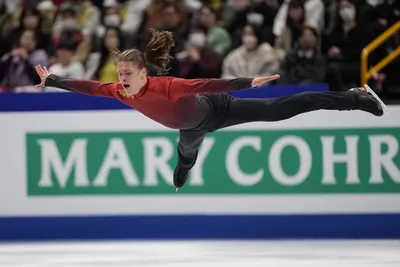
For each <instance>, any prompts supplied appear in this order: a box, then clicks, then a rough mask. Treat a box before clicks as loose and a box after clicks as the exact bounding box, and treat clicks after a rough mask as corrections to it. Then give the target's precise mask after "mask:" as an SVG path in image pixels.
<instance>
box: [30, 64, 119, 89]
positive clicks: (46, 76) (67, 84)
mask: <svg viewBox="0 0 400 267" xmlns="http://www.w3.org/2000/svg"><path fill="white" fill-rule="evenodd" d="M35 69H36V72H37V74H38V75H39V77H40V80H41V83H40V84H38V85H36V86H35V87H36V88H43V87H45V86H51V87H57V88H60V89H64V90H67V91H71V92H76V93H81V94H86V95H93V96H103V97H113V94H112V92H113V88H114V87H115V83H101V82H97V81H88V80H78V79H67V78H61V77H59V76H57V75H54V74H52V73H51V72H50V71H49V70H48V69H47V68H46V67H42V66H36V67H35Z"/></svg>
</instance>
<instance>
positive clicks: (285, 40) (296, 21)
mask: <svg viewBox="0 0 400 267" xmlns="http://www.w3.org/2000/svg"><path fill="white" fill-rule="evenodd" d="M304 16H305V14H304V5H303V2H302V0H292V1H291V2H290V4H289V11H288V13H287V18H286V26H285V27H284V29H283V31H282V33H281V34H280V35H278V36H277V38H276V40H275V45H274V47H275V48H276V49H278V51H279V55H280V58H283V57H284V56H285V55H286V54H287V53H289V52H290V51H292V50H293V47H294V44H295V43H297V41H298V39H299V37H300V34H301V31H302V29H303V27H304V21H305V17H304Z"/></svg>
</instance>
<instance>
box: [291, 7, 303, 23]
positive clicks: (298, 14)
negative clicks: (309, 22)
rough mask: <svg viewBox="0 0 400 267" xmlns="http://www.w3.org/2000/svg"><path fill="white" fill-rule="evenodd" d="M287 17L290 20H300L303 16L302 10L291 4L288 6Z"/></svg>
mask: <svg viewBox="0 0 400 267" xmlns="http://www.w3.org/2000/svg"><path fill="white" fill-rule="evenodd" d="M288 16H289V18H290V19H291V20H292V21H297V22H299V21H301V19H302V18H303V16H304V10H303V8H301V7H300V6H291V7H289V15H288Z"/></svg>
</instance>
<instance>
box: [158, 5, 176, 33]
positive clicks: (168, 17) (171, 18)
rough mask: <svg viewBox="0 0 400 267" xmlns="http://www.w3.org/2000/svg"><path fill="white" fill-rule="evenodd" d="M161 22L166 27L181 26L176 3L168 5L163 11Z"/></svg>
mask: <svg viewBox="0 0 400 267" xmlns="http://www.w3.org/2000/svg"><path fill="white" fill-rule="evenodd" d="M161 23H162V25H163V26H164V27H166V28H175V27H178V26H179V23H180V18H179V14H178V10H177V8H176V7H175V6H174V5H168V6H166V7H165V8H164V9H163V10H162V11H161Z"/></svg>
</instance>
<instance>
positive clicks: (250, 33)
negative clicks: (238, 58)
mask: <svg viewBox="0 0 400 267" xmlns="http://www.w3.org/2000/svg"><path fill="white" fill-rule="evenodd" d="M242 42H243V45H244V46H245V47H246V49H247V50H249V51H251V50H254V49H255V48H256V47H257V44H258V40H257V37H256V35H255V34H254V30H253V28H252V27H251V26H249V25H246V26H245V27H244V29H243V34H242Z"/></svg>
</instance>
